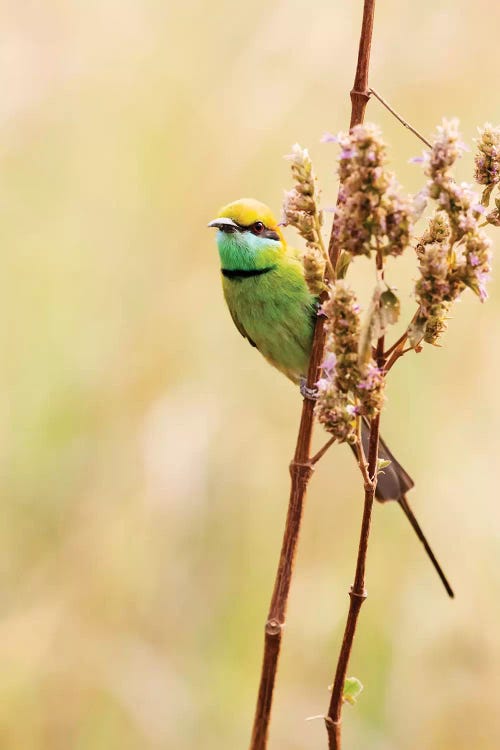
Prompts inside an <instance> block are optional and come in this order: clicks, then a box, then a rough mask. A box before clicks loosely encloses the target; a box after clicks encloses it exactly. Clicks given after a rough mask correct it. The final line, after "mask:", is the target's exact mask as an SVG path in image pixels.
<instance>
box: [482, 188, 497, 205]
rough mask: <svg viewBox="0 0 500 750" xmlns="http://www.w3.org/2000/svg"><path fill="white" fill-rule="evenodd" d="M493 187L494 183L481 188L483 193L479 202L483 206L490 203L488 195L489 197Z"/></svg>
mask: <svg viewBox="0 0 500 750" xmlns="http://www.w3.org/2000/svg"><path fill="white" fill-rule="evenodd" d="M494 187H495V183H493V184H492V185H488V186H487V187H485V189H484V190H483V195H482V197H481V204H482V205H483V206H489V205H490V197H491V193H492V192H493V188H494Z"/></svg>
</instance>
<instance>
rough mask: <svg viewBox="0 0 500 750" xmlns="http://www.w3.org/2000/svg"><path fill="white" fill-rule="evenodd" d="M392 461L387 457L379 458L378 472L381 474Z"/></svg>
mask: <svg viewBox="0 0 500 750" xmlns="http://www.w3.org/2000/svg"><path fill="white" fill-rule="evenodd" d="M390 464H391V462H390V461H389V460H388V459H386V458H379V459H378V462H377V474H380V472H381V471H382V469H385V468H386V467H387V466H389V465H390Z"/></svg>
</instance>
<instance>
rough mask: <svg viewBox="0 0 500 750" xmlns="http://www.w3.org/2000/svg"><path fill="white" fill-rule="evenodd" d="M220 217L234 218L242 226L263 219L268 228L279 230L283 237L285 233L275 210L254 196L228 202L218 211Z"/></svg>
mask: <svg viewBox="0 0 500 750" xmlns="http://www.w3.org/2000/svg"><path fill="white" fill-rule="evenodd" d="M217 218H219V219H222V218H224V219H232V220H233V221H235V222H236V223H237V224H241V226H244V227H248V226H251V225H252V224H255V222H256V221H261V222H262V223H263V224H264V225H265V226H266V227H267V228H268V229H272V230H273V231H275V232H277V233H278V234H279V236H280V237H281V238H282V239H283V234H282V232H281V229H280V227H279V226H278V222H277V221H276V219H275V217H274V214H273V212H272V211H271V209H270V208H269V206H266V204H265V203H261V202H260V201H256V200H255V199H254V198H240V200H237V201H233V203H228V204H227V206H223V208H221V209H220V211H219V213H218V217H217Z"/></svg>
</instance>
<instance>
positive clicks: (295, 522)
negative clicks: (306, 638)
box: [250, 0, 378, 750]
mask: <svg viewBox="0 0 500 750" xmlns="http://www.w3.org/2000/svg"><path fill="white" fill-rule="evenodd" d="M374 10H375V0H364V7H363V21H362V28H361V36H360V42H359V50H358V63H357V69H356V76H355V81H354V86H353V89H352V91H351V122H350V127H353V126H354V125H357V124H360V123H362V122H363V119H364V114H365V109H366V105H367V103H368V100H369V98H370V94H369V92H368V68H369V62H370V48H371V38H372V31H373V15H374ZM328 254H329V257H330V260H331V264H332V267H333V269H336V266H337V262H338V258H339V254H340V248H339V247H338V246H337V243H336V242H335V239H334V232H333V227H332V232H331V235H330V242H329V247H328ZM324 346H325V331H324V319H323V317H321V316H319V317H318V319H317V321H316V326H315V331H314V339H313V345H312V351H311V357H310V361H309V370H308V374H307V386H308V388H314V384H315V383H316V381H317V380H318V377H319V372H320V366H321V362H322V359H323V350H324ZM313 422H314V402H313V401H311V400H310V399H307V398H304V401H303V404H302V415H301V420H300V427H299V432H298V436H297V443H296V448H295V454H294V457H293V460H292V462H291V464H290V474H291V488H290V499H289V506H288V513H287V519H286V523H285V531H284V534H283V541H282V545H281V553H280V559H279V563H278V570H277V572H276V579H275V583H274V590H273V595H272V598H271V605H270V608H269V614H268V617H267V621H266V626H265V634H264V657H263V661H262V669H261V676H260V684H259V692H258V696H257V706H256V709H255V716H254V723H253V730H252V738H251V742H250V750H265V748H266V747H267V737H268V731H269V722H270V718H271V709H272V700H273V691H274V685H275V681H276V672H277V668H278V660H279V653H280V647H281V637H282V633H283V628H284V625H285V617H286V610H287V604H288V593H289V590H290V583H291V579H292V574H293V566H294V561H295V555H296V550H297V542H298V539H299V532H300V525H301V520H302V514H303V508H304V500H305V496H306V491H307V485H308V483H309V479H310V477H311V474H312V471H313V468H312V465H311V461H310V450H311V438H312V430H313ZM376 424H377V425H378V420H376ZM372 433H373V435H375V434H376V436H377V439H376V444H377V445H378V428H377V429H375V426H374V428H373V430H372ZM374 466H376V461H375V464H374ZM374 491H375V490H374V489H373V492H372V500H373V493H374ZM351 599H352V597H351Z"/></svg>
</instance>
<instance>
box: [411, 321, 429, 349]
mask: <svg viewBox="0 0 500 750" xmlns="http://www.w3.org/2000/svg"><path fill="white" fill-rule="evenodd" d="M426 325H427V320H426V319H425V318H422V317H418V318H416V320H414V321H413V323H410V325H409V326H408V338H409V340H410V344H411V345H412V346H413V347H415V346H418V345H419V344H420V342H421V341H422V339H423V338H424V335H425V328H426Z"/></svg>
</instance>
